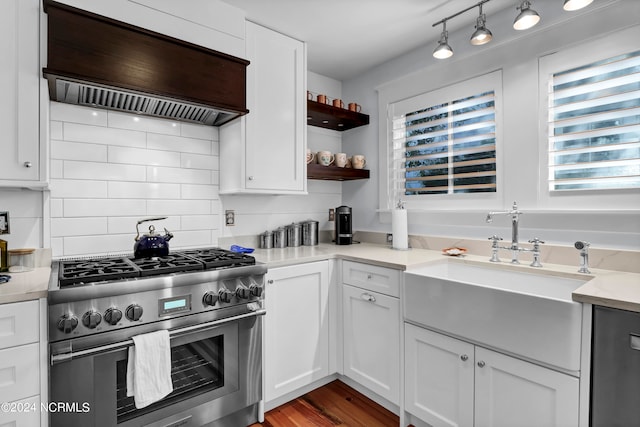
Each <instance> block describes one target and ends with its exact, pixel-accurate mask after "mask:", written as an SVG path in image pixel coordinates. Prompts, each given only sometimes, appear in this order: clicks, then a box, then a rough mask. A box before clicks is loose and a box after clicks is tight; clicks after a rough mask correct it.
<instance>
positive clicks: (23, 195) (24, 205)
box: [0, 188, 42, 227]
mask: <svg viewBox="0 0 640 427" xmlns="http://www.w3.org/2000/svg"><path fill="white" fill-rule="evenodd" d="M5 210H6V211H10V218H11V223H12V227H13V219H14V218H20V217H23V218H40V217H42V193H41V192H39V191H22V190H20V189H13V188H7V189H4V188H0V211H5Z"/></svg>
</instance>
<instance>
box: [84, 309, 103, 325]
mask: <svg viewBox="0 0 640 427" xmlns="http://www.w3.org/2000/svg"><path fill="white" fill-rule="evenodd" d="M100 322H102V315H101V314H100V313H98V312H97V311H95V310H90V311H87V312H86V313H85V314H84V315H83V316H82V324H83V325H84V326H86V327H87V328H89V329H95V328H96V327H97V326H98V325H99V324H100Z"/></svg>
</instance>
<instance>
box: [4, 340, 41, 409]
mask: <svg viewBox="0 0 640 427" xmlns="http://www.w3.org/2000/svg"><path fill="white" fill-rule="evenodd" d="M37 394H40V372H39V361H38V344H35V343H34V344H27V345H21V346H19V347H12V348H7V349H4V350H0V402H11V401H14V400H19V399H24V398H26V397H29V396H34V395H37Z"/></svg>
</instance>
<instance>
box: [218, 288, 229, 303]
mask: <svg viewBox="0 0 640 427" xmlns="http://www.w3.org/2000/svg"><path fill="white" fill-rule="evenodd" d="M232 296H233V292H231V291H230V290H229V289H220V291H219V292H218V299H219V300H220V302H231V297H232Z"/></svg>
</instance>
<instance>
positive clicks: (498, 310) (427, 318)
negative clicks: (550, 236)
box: [404, 258, 589, 373]
mask: <svg viewBox="0 0 640 427" xmlns="http://www.w3.org/2000/svg"><path fill="white" fill-rule="evenodd" d="M588 279H589V278H581V277H576V276H572V275H558V274H554V273H552V272H547V271H540V270H537V271H535V272H534V271H531V270H530V269H524V268H518V267H515V268H514V266H511V265H500V264H484V263H473V262H468V261H463V260H457V259H450V258H448V259H445V260H443V261H440V262H437V263H434V264H429V265H425V266H421V267H416V268H412V269H409V270H407V271H406V272H405V282H404V286H405V292H404V305H405V310H404V312H405V321H407V322H411V323H414V324H418V325H422V326H425V327H427V328H430V329H434V330H437V331H440V332H444V333H446V334H448V335H452V336H455V337H458V338H462V339H465V340H467V341H470V342H473V343H475V344H478V345H481V346H485V347H488V348H493V349H497V350H501V351H503V352H505V353H509V354H514V355H519V356H521V357H524V358H526V359H531V360H535V361H538V362H541V363H543V364H545V365H550V366H554V367H557V368H560V369H562V370H566V371H571V372H574V373H575V372H578V371H579V369H580V344H581V329H582V304H581V303H577V302H574V301H572V299H571V293H572V291H573V290H575V289H576V288H578V287H580V286H581V285H582V284H584V283H585V282H586V281H587V280H588Z"/></svg>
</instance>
